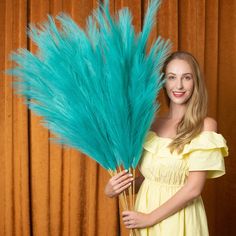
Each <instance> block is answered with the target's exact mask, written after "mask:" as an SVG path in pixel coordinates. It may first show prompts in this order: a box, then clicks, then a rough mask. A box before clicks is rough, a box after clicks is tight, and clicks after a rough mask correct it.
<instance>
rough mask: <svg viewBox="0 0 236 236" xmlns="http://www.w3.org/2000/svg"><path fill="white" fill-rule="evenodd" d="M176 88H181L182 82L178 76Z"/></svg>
mask: <svg viewBox="0 0 236 236" xmlns="http://www.w3.org/2000/svg"><path fill="white" fill-rule="evenodd" d="M176 87H177V89H182V88H183V82H182V79H181V78H179V79H178V80H177V85H176Z"/></svg>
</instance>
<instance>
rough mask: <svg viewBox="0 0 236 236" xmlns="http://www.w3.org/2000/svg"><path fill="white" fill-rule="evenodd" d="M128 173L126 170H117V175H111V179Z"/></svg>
mask: <svg viewBox="0 0 236 236" xmlns="http://www.w3.org/2000/svg"><path fill="white" fill-rule="evenodd" d="M127 173H128V170H122V171H121V172H119V173H118V174H117V175H115V176H113V177H112V179H113V180H117V179H119V178H120V177H121V176H123V175H125V174H127Z"/></svg>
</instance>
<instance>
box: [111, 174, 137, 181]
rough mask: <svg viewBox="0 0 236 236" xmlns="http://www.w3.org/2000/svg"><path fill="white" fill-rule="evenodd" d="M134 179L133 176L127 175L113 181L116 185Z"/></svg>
mask: <svg viewBox="0 0 236 236" xmlns="http://www.w3.org/2000/svg"><path fill="white" fill-rule="evenodd" d="M132 177H133V175H132V174H130V173H126V174H124V175H122V176H120V177H119V178H117V179H114V180H113V181H114V182H116V183H121V182H123V181H125V180H126V179H128V178H132Z"/></svg>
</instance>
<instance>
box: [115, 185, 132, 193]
mask: <svg viewBox="0 0 236 236" xmlns="http://www.w3.org/2000/svg"><path fill="white" fill-rule="evenodd" d="M130 186H131V183H128V184H126V185H124V186H123V187H117V188H116V189H115V191H116V193H117V194H120V193H121V192H123V191H124V190H125V189H127V188H129V187H130Z"/></svg>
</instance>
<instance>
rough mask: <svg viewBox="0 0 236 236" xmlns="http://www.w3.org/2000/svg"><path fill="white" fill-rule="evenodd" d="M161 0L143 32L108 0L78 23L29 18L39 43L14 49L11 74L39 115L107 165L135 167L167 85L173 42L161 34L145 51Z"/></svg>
mask: <svg viewBox="0 0 236 236" xmlns="http://www.w3.org/2000/svg"><path fill="white" fill-rule="evenodd" d="M159 4H160V2H159V1H157V0H153V1H150V3H149V7H148V9H147V12H146V16H145V20H144V25H143V31H142V32H140V33H139V34H135V31H134V27H133V25H132V16H131V13H130V12H129V10H128V9H127V8H125V9H122V10H120V11H119V12H118V13H117V14H116V16H114V17H112V16H111V14H110V12H109V1H108V0H106V1H105V3H104V5H101V6H100V7H99V8H98V9H96V10H95V11H94V12H93V14H92V15H91V16H89V17H88V19H87V27H86V29H85V30H83V29H81V28H80V27H79V26H78V25H77V24H76V23H75V22H74V21H73V20H72V19H71V18H70V17H69V16H68V15H66V14H60V15H59V16H57V18H56V19H57V20H58V21H59V22H60V25H61V27H59V28H58V27H56V25H55V22H54V19H53V18H52V17H51V16H49V17H48V21H47V22H46V23H44V24H42V25H38V26H35V25H31V26H30V28H29V32H28V34H29V37H30V38H31V39H32V40H33V42H34V43H35V44H36V45H37V46H38V52H37V53H36V54H32V53H31V52H30V51H28V50H26V49H19V50H18V51H17V52H15V53H13V54H12V55H11V59H12V60H13V61H14V62H16V64H17V66H15V67H14V68H12V69H10V70H8V73H10V74H11V75H13V76H15V77H16V78H17V79H16V80H15V82H14V88H15V90H16V92H17V93H18V94H21V95H23V96H24V97H25V101H26V103H27V105H28V106H29V108H30V109H31V110H32V111H34V112H35V113H37V114H38V115H39V116H42V117H43V119H42V122H43V124H44V125H45V126H46V127H47V128H48V129H49V130H50V131H51V132H53V133H54V134H56V136H57V138H56V139H54V141H56V142H59V143H61V144H64V145H67V146H70V147H73V148H76V149H78V150H80V151H81V152H83V153H85V154H87V155H88V156H90V157H91V158H93V159H94V160H95V161H97V162H98V163H99V164H101V165H102V166H103V167H104V168H105V169H107V170H113V171H114V170H116V168H117V167H120V166H123V167H124V168H125V169H129V168H135V167H136V166H137V164H138V162H139V160H140V157H141V154H142V144H143V142H144V140H145V137H146V134H147V131H148V130H149V128H150V126H151V124H152V122H153V119H154V115H155V112H156V111H157V109H158V104H157V103H156V97H157V95H158V92H159V90H160V89H161V87H162V82H161V76H162V75H161V73H160V69H161V67H162V64H163V61H164V60H165V59H166V57H167V54H168V52H169V50H170V43H169V42H168V41H165V40H163V39H161V38H160V37H158V38H157V40H156V41H155V42H154V43H153V45H152V47H151V49H150V50H149V51H148V52H147V49H146V46H147V40H148V37H149V34H150V32H151V29H152V26H153V24H154V22H155V20H154V16H155V13H156V11H157V8H158V7H159Z"/></svg>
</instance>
